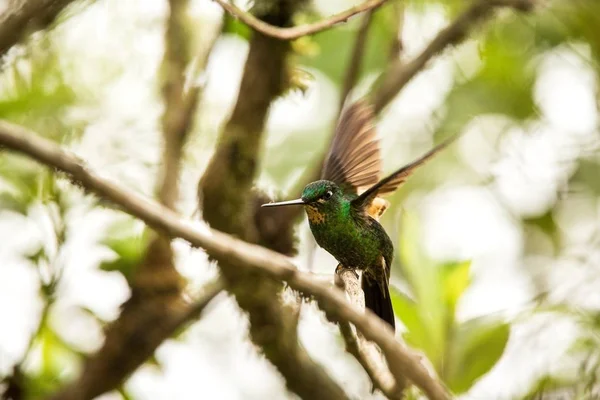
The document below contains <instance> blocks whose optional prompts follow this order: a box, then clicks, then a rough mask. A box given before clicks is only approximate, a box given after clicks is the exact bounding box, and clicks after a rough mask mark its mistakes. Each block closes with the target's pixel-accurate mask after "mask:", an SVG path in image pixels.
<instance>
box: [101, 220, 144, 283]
mask: <svg viewBox="0 0 600 400" xmlns="http://www.w3.org/2000/svg"><path fill="white" fill-rule="evenodd" d="M139 226H140V224H139V221H137V220H135V219H133V218H131V217H125V218H124V219H121V220H118V221H115V222H114V223H113V224H112V226H111V227H110V228H109V229H108V232H107V233H106V236H105V238H104V239H103V240H102V241H101V244H103V245H105V246H106V247H108V248H109V249H110V250H111V251H112V252H113V253H114V255H115V256H114V257H113V258H112V259H111V260H110V261H104V262H102V263H101V264H100V269H101V270H103V271H118V272H120V273H121V274H123V276H124V277H125V279H127V281H128V282H131V279H132V277H133V273H134V271H135V268H136V267H137V266H138V265H139V264H140V262H141V261H142V258H143V257H144V255H145V254H146V248H147V247H148V244H149V242H150V231H149V230H148V229H144V231H143V233H141V234H140V232H139V229H137V228H138V227H139Z"/></svg>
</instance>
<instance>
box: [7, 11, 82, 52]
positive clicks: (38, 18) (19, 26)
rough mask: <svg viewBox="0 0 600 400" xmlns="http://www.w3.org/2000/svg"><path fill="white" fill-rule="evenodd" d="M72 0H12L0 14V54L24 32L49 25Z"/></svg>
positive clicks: (19, 38)
mask: <svg viewBox="0 0 600 400" xmlns="http://www.w3.org/2000/svg"><path fill="white" fill-rule="evenodd" d="M73 2H74V0H13V1H12V2H10V4H9V5H8V6H7V7H6V10H5V11H4V12H3V13H2V14H1V15H0V55H3V54H4V53H6V52H7V51H8V49H10V48H11V47H12V46H14V45H15V44H17V43H18V42H19V41H20V40H21V39H22V38H23V37H24V36H25V35H26V34H28V33H31V32H33V31H36V30H40V29H44V28H46V27H47V26H49V25H50V24H51V23H52V22H53V21H54V20H55V18H56V17H57V16H58V14H60V12H61V11H62V10H63V9H65V8H66V7H67V6H68V5H69V4H71V3H73Z"/></svg>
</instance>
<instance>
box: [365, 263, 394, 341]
mask: <svg viewBox="0 0 600 400" xmlns="http://www.w3.org/2000/svg"><path fill="white" fill-rule="evenodd" d="M362 290H363V292H364V293H365V306H366V307H367V308H368V309H369V310H371V311H373V312H374V313H375V314H376V315H377V316H378V317H379V318H381V319H382V320H384V321H385V322H387V323H388V324H390V325H391V326H392V330H394V331H395V330H396V321H395V319H394V308H393V307H392V298H391V297H390V291H389V289H388V285H387V283H383V285H382V284H380V283H379V282H378V281H377V280H376V279H374V278H373V277H372V276H370V275H368V274H365V273H363V275H362Z"/></svg>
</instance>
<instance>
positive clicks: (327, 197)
mask: <svg viewBox="0 0 600 400" xmlns="http://www.w3.org/2000/svg"><path fill="white" fill-rule="evenodd" d="M331 196H333V192H332V191H331V190H328V191H327V192H326V193H325V194H324V195H323V198H324V199H325V200H329V199H330V198H331Z"/></svg>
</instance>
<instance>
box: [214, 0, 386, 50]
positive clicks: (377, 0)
mask: <svg viewBox="0 0 600 400" xmlns="http://www.w3.org/2000/svg"><path fill="white" fill-rule="evenodd" d="M214 1H216V2H217V3H219V5H221V7H223V9H224V10H225V11H227V12H228V13H229V14H231V15H232V16H233V17H235V18H238V19H239V20H240V21H242V22H243V23H245V24H246V25H248V26H250V27H251V28H252V29H254V30H255V31H257V32H260V33H262V34H264V35H267V36H270V37H273V38H277V39H279V40H294V39H298V38H299V37H302V36H306V35H312V34H314V33H317V32H321V31H324V30H326V29H329V28H331V27H333V26H334V25H337V24H339V23H341V22H346V21H347V20H348V19H349V18H350V17H352V16H354V15H356V14H360V13H361V12H364V11H368V10H373V9H375V8H377V7H379V6H381V5H382V4H383V3H385V2H386V1H387V0H367V1H365V2H364V3H362V4H359V5H357V6H355V7H352V8H349V9H348V10H346V11H342V12H341V13H339V14H335V15H332V16H331V17H329V18H326V19H323V20H321V21H318V22H315V23H313V24H308V25H301V26H294V27H291V28H281V27H277V26H273V25H271V24H268V23H266V22H264V21H261V20H260V19H258V18H256V17H255V16H253V15H252V14H249V13H247V12H244V11H242V10H240V9H239V8H238V7H236V6H235V5H233V4H231V3H228V2H227V1H225V0H214Z"/></svg>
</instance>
